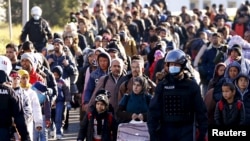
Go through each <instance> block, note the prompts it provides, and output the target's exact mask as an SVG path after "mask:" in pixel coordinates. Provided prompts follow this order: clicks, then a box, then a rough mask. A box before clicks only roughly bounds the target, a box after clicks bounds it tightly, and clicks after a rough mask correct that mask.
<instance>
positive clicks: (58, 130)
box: [55, 101, 65, 135]
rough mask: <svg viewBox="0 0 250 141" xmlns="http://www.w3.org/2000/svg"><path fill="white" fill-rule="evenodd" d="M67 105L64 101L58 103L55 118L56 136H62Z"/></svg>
mask: <svg viewBox="0 0 250 141" xmlns="http://www.w3.org/2000/svg"><path fill="white" fill-rule="evenodd" d="M64 109H65V105H64V102H63V101H59V102H56V116H55V124H56V134H57V135H62V131H61V129H62V123H63V113H64Z"/></svg>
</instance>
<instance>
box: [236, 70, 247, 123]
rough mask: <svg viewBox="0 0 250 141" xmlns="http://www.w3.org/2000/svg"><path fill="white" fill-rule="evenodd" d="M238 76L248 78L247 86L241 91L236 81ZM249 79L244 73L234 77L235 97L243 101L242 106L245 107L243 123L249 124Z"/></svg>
mask: <svg viewBox="0 0 250 141" xmlns="http://www.w3.org/2000/svg"><path fill="white" fill-rule="evenodd" d="M240 77H245V78H247V79H248V86H247V88H246V89H245V90H243V91H241V90H240V88H239V86H238V84H237V82H238V79H239V78H240ZM249 82H250V79H249V76H248V75H246V74H240V75H239V76H238V77H237V78H236V79H235V82H234V84H235V86H236V94H235V96H236V98H237V99H239V100H241V101H243V104H244V108H245V118H246V120H245V125H248V126H249V125H250V120H248V119H250V85H249Z"/></svg>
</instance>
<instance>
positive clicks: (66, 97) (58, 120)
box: [52, 66, 71, 140]
mask: <svg viewBox="0 0 250 141" xmlns="http://www.w3.org/2000/svg"><path fill="white" fill-rule="evenodd" d="M52 72H53V74H54V76H55V79H56V82H57V89H58V96H57V98H56V103H55V104H53V105H55V107H56V113H55V124H56V139H58V140H60V139H62V135H63V132H62V131H63V129H62V126H63V115H64V112H65V109H66V105H69V104H70V100H71V94H70V92H69V86H68V85H66V82H65V80H64V79H62V73H63V70H62V67H61V66H56V67H55V68H53V70H52Z"/></svg>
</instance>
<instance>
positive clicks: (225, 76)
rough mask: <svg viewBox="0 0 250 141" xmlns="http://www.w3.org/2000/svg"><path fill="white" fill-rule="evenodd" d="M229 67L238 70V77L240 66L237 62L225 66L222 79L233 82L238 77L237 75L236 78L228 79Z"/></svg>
mask: <svg viewBox="0 0 250 141" xmlns="http://www.w3.org/2000/svg"><path fill="white" fill-rule="evenodd" d="M231 67H236V68H237V69H238V70H239V73H238V75H239V74H240V73H241V65H240V64H239V63H238V62H236V61H233V62H232V63H230V64H229V65H228V66H227V68H226V71H225V74H224V78H226V79H229V81H231V82H233V81H234V80H235V79H236V78H237V77H238V75H237V77H236V78H230V77H229V69H230V68H231Z"/></svg>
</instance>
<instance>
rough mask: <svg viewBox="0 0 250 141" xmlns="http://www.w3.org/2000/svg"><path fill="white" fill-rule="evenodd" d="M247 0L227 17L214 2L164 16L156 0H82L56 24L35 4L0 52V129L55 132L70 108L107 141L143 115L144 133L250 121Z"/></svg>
mask: <svg viewBox="0 0 250 141" xmlns="http://www.w3.org/2000/svg"><path fill="white" fill-rule="evenodd" d="M249 6H250V5H249V3H248V1H246V3H244V4H242V5H241V6H240V7H239V8H238V10H237V13H236V15H235V17H234V19H230V17H229V16H228V15H227V13H226V9H225V7H223V5H219V6H218V8H217V6H216V5H215V4H214V5H212V6H211V7H210V6H207V7H206V8H205V10H206V12H205V13H203V12H201V11H200V9H193V13H192V14H190V13H188V12H187V7H186V6H182V8H181V13H180V15H172V14H171V11H169V10H168V9H167V5H166V4H165V3H164V2H161V1H159V2H158V3H154V1H153V2H152V3H151V4H145V5H140V1H139V0H135V1H134V2H132V3H127V2H126V1H125V0H124V1H123V2H122V3H121V4H119V3H116V1H113V0H110V2H109V3H108V4H107V7H105V4H104V2H103V1H102V0H97V1H96V2H95V3H94V8H93V11H91V10H90V5H89V3H87V2H83V3H82V9H81V10H80V11H78V12H75V13H73V12H72V13H70V18H69V22H68V23H66V24H65V26H64V28H63V31H62V33H57V32H54V33H53V31H51V28H50V26H49V24H48V22H47V21H46V20H45V19H43V18H42V9H41V8H40V7H38V6H34V7H33V8H32V9H31V16H32V18H31V19H30V20H29V21H28V22H27V23H26V24H25V26H24V27H23V30H22V32H21V35H20V42H21V44H20V45H17V44H15V43H9V44H7V45H6V55H5V56H0V62H1V64H0V65H3V67H0V73H1V78H0V97H3V98H0V99H2V100H4V102H0V103H2V104H1V105H3V106H1V107H2V108H1V109H0V111H1V112H3V113H9V114H6V115H4V116H1V119H2V120H0V136H1V137H6V139H5V140H6V141H7V140H9V139H10V138H15V139H16V140H18V139H19V140H23V141H28V140H32V141H37V140H40V141H48V139H49V138H55V139H62V138H63V131H64V130H67V129H68V126H69V122H68V120H69V117H70V114H69V110H71V108H72V107H73V108H78V107H79V109H80V113H79V115H80V119H79V126H80V130H79V133H78V137H77V140H79V141H83V140H84V139H86V140H87V141H88V140H89V141H90V140H94V141H101V140H102V141H114V140H116V138H117V130H118V124H120V123H129V122H130V121H131V120H140V121H143V122H146V123H147V126H148V132H149V134H150V140H151V141H165V140H170V141H173V140H174V141H190V140H194V138H195V137H196V139H197V140H198V141H205V140H207V132H208V126H209V125H219V126H235V125H239V126H240V125H249V124H250V123H249V121H250V120H248V119H249V118H250V104H249V103H248V102H249V100H250V99H249V94H250V93H249V90H250V87H249V80H250V77H249V74H250V72H249V71H250V61H249V59H250V56H249V51H250V25H249V23H250V22H249V21H250V18H249V17H250V9H249V8H250V7H249ZM27 37H28V39H27ZM1 57H2V58H1ZM2 76H4V77H2ZM6 92H7V94H8V95H6ZM7 101H8V102H7ZM17 103H18V104H17ZM13 105H15V106H16V107H14V106H13ZM10 109H11V110H12V111H9V110H10ZM232 111H233V112H232ZM11 117H14V120H13V121H12V118H11ZM228 117H230V118H228ZM10 129H11V134H9V130H10ZM197 132H198V133H199V134H196V136H194V133H197ZM5 140H4V141H5Z"/></svg>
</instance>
